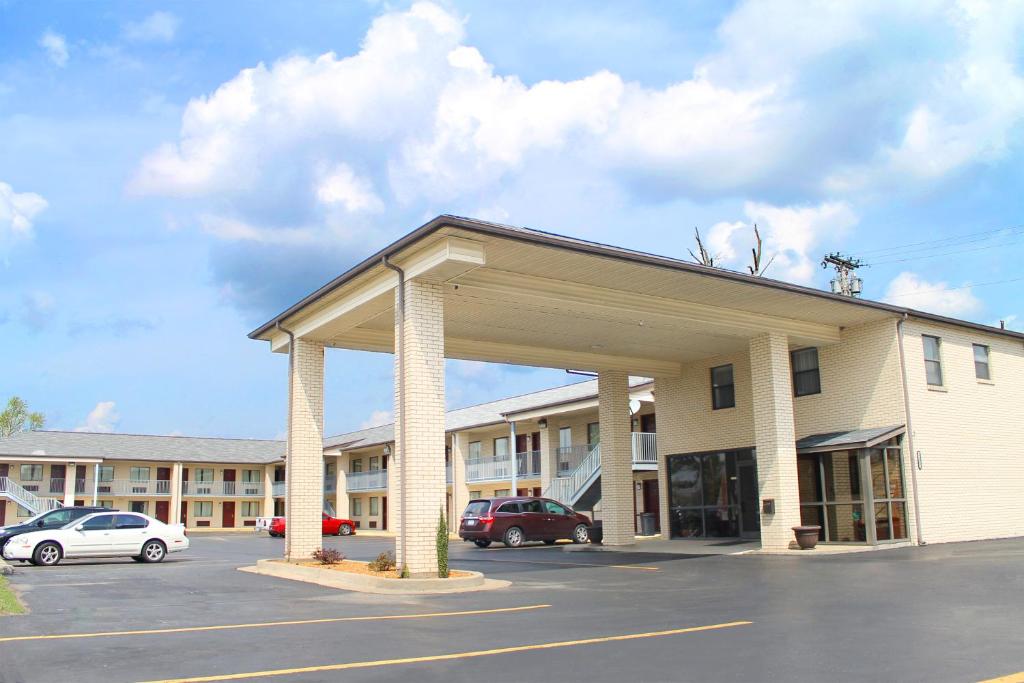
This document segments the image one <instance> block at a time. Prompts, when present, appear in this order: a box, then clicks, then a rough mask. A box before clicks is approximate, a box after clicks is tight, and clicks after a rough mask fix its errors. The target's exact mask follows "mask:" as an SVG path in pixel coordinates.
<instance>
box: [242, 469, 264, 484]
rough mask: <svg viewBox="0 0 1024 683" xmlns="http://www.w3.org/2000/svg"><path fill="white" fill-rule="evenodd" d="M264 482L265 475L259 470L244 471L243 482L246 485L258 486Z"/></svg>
mask: <svg viewBox="0 0 1024 683" xmlns="http://www.w3.org/2000/svg"><path fill="white" fill-rule="evenodd" d="M262 480H263V473H262V472H260V471H259V470H242V481H243V482H245V483H246V484H258V483H260V481H262Z"/></svg>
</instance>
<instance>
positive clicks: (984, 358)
mask: <svg viewBox="0 0 1024 683" xmlns="http://www.w3.org/2000/svg"><path fill="white" fill-rule="evenodd" d="M974 376H975V377H977V378H978V379H992V373H991V371H990V370H989V366H988V347H987V346H985V345H983V344H974Z"/></svg>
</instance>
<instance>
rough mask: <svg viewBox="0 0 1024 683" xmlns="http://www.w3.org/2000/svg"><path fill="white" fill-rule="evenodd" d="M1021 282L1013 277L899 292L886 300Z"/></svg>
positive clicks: (1022, 278) (1018, 278) (1021, 278)
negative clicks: (957, 285)
mask: <svg viewBox="0 0 1024 683" xmlns="http://www.w3.org/2000/svg"><path fill="white" fill-rule="evenodd" d="M1021 280H1024V277H1014V278H1010V279H1009V280H992V281H991V282H977V283H975V284H971V285H961V286H959V287H938V288H935V289H918V290H915V291H913V292H901V293H899V294H892V295H889V296H887V297H886V298H887V299H899V298H900V297H905V296H916V295H918V294H930V293H932V292H953V291H956V290H958V289H971V288H972V287H987V286H989V285H1002V284H1006V283H1008V282H1020V281H1021Z"/></svg>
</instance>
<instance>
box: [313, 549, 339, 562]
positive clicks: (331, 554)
mask: <svg viewBox="0 0 1024 683" xmlns="http://www.w3.org/2000/svg"><path fill="white" fill-rule="evenodd" d="M313 559H314V560H316V561H317V562H319V563H320V564H338V563H339V562H341V561H342V560H344V559H345V556H344V555H343V554H342V553H341V551H340V550H335V549H334V548H320V550H316V551H314V552H313Z"/></svg>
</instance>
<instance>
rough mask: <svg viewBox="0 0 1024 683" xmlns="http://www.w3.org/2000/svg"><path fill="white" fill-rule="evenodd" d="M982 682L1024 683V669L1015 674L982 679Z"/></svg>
mask: <svg viewBox="0 0 1024 683" xmlns="http://www.w3.org/2000/svg"><path fill="white" fill-rule="evenodd" d="M980 683H1024V671H1018V672H1017V673H1015V674H1008V675H1006V676H1000V677H999V678H989V679H987V680H984V681H981V682H980Z"/></svg>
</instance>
